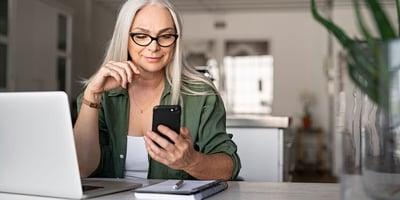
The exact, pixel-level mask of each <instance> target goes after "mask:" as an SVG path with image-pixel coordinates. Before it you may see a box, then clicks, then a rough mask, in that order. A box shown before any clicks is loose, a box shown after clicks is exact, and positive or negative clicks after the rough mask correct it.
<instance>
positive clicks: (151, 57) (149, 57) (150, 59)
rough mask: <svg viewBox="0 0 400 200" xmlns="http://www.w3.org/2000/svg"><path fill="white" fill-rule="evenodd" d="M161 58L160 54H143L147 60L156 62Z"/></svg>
mask: <svg viewBox="0 0 400 200" xmlns="http://www.w3.org/2000/svg"><path fill="white" fill-rule="evenodd" d="M161 58H162V56H159V57H155V56H154V57H153V56H145V59H146V60H147V62H158V61H160V60H161Z"/></svg>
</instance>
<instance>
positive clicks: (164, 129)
mask: <svg viewBox="0 0 400 200" xmlns="http://www.w3.org/2000/svg"><path fill="white" fill-rule="evenodd" d="M157 130H158V131H159V132H160V133H161V134H163V135H165V136H166V137H168V138H169V139H170V140H171V141H172V142H174V143H177V142H178V139H179V135H178V133H176V132H175V131H173V130H172V129H170V128H168V127H167V126H164V125H159V126H158V127H157Z"/></svg>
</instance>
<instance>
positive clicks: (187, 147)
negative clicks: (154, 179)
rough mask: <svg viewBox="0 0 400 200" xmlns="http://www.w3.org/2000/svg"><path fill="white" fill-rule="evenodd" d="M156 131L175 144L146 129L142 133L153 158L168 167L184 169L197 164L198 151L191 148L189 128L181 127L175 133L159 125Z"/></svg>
mask: <svg viewBox="0 0 400 200" xmlns="http://www.w3.org/2000/svg"><path fill="white" fill-rule="evenodd" d="M158 131H159V132H160V133H161V134H164V135H165V136H167V137H168V138H169V139H171V140H172V141H173V142H174V143H175V144H172V143H170V142H169V141H168V140H166V139H165V138H163V137H161V136H159V135H158V134H157V133H155V132H153V131H147V132H146V134H145V135H144V139H145V141H146V149H147V152H148V153H149V155H150V156H151V157H152V158H153V159H154V160H156V161H158V162H160V163H163V164H164V165H167V166H168V167H170V168H173V169H177V170H185V171H186V170H189V169H190V168H191V167H192V166H194V165H196V164H197V162H198V160H199V159H198V158H199V154H200V153H199V152H197V151H195V150H194V148H193V144H192V136H191V135H190V133H189V129H187V128H181V129H180V134H177V133H175V132H174V131H173V130H171V129H169V128H168V127H166V126H163V125H160V126H158ZM156 143H157V144H158V145H159V146H158V145H157V144H156Z"/></svg>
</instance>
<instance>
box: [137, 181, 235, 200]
mask: <svg viewBox="0 0 400 200" xmlns="http://www.w3.org/2000/svg"><path fill="white" fill-rule="evenodd" d="M177 182H178V180H167V181H163V182H160V183H157V184H154V185H150V186H146V187H143V188H138V189H136V190H134V191H133V192H134V193H135V197H136V198H138V199H173V200H186V199H194V200H200V199H204V198H207V197H209V196H211V195H214V194H216V193H218V192H221V191H223V190H225V189H226V188H227V187H228V184H227V183H226V182H224V181H220V180H207V181H200V180H185V181H184V183H183V185H182V187H180V188H179V189H174V188H173V187H174V185H175V184H176V183H177Z"/></svg>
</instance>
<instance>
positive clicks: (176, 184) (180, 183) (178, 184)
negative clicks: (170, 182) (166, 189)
mask: <svg viewBox="0 0 400 200" xmlns="http://www.w3.org/2000/svg"><path fill="white" fill-rule="evenodd" d="M182 185H183V180H180V181H178V182H177V183H175V185H174V186H173V187H172V189H174V190H177V189H179V188H181V187H182Z"/></svg>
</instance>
